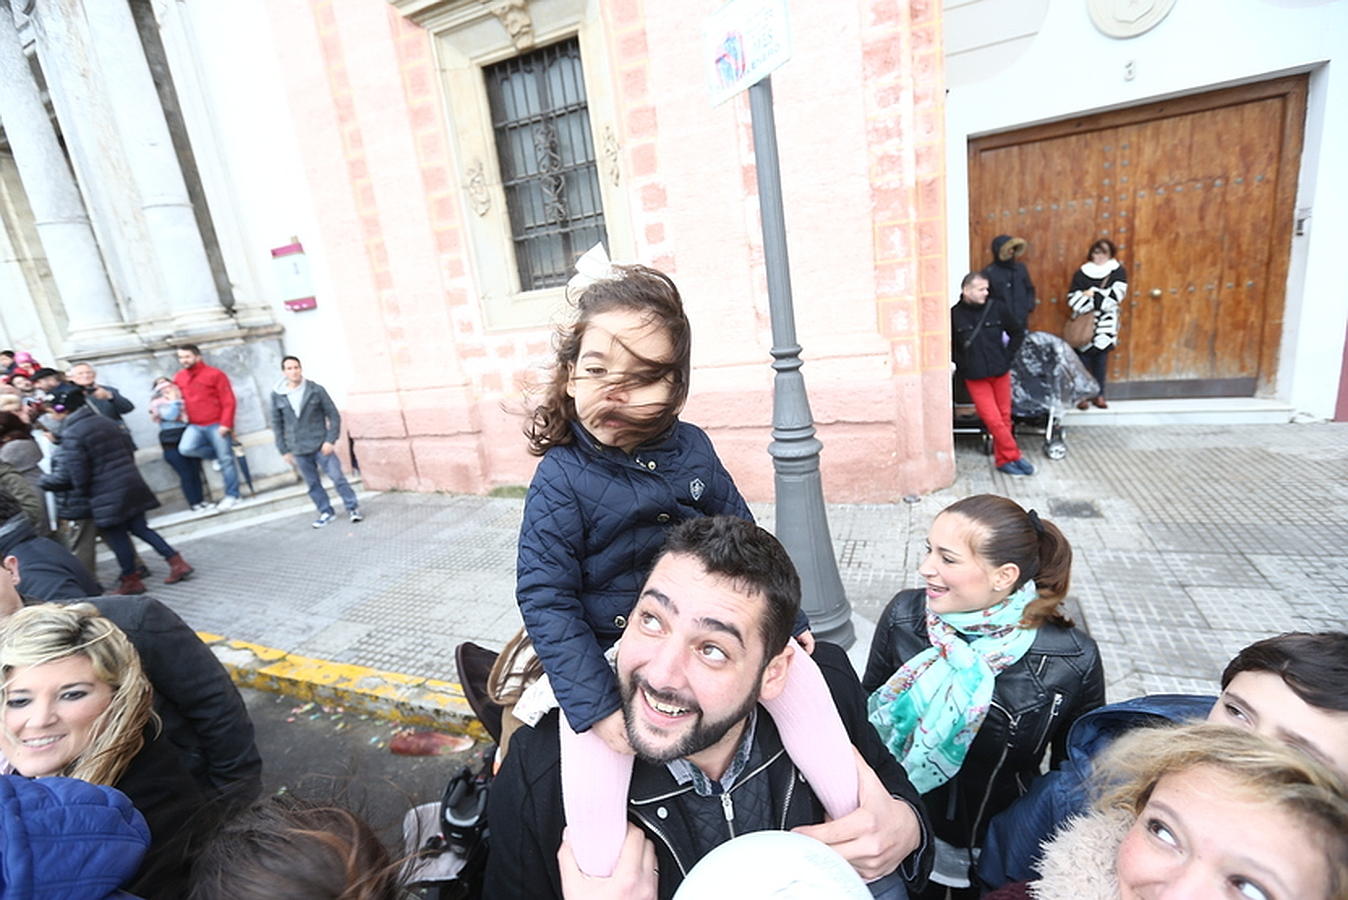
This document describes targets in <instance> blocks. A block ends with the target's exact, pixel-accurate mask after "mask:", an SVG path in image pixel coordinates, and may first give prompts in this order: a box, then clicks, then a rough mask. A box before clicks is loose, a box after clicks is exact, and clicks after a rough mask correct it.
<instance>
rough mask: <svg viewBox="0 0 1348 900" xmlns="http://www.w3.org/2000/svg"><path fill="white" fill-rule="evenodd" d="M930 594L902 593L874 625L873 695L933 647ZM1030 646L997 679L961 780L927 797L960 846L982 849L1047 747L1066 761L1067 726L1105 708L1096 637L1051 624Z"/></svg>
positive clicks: (939, 824) (945, 834) (869, 673)
mask: <svg viewBox="0 0 1348 900" xmlns="http://www.w3.org/2000/svg"><path fill="white" fill-rule="evenodd" d="M926 609H927V603H926V595H925V592H924V591H922V590H911V591H903V592H902V593H900V594H898V595H897V596H895V597H894V599H893V600H891V601H890V602H889V606H888V607H886V608H885V612H884V614H883V616H881V619H880V624H879V625H878V626H877V628H876V630H875V640H874V641H873V642H872V643H871V655H870V659H869V660H868V661H867V663H866V675H865V677H864V678H862V680H861V685H862V687H863V688H864V689H865V690H866V692H867V694H868V695H869V694H871V693H873V692H874V691H875V690H876V689H877V688H879V687H880V685H882V684H884V683H885V681H887V680H888V679H889V677H890V676H891V675H893V674H894V673H895V672H896V671H898V669H899V666H901V665H903V663H905V662H907V661H908V660H909V659H911V658H912V657H914V656H916V655H917V654H918V653H920V652H922V651H923V650H925V649H926V648H927V647H929V646H930V645H931V643H930V641H929V640H928V639H927V625H926ZM1038 631H1039V633H1038V635H1037V636H1036V637H1035V639H1034V643H1033V644H1032V645H1031V646H1030V649H1029V650H1028V651H1027V652H1026V653H1025V655H1024V656H1022V657H1021V658H1020V659H1019V660H1017V661H1016V663H1015V664H1014V665H1012V666H1010V667H1008V668H1007V669H1005V670H1004V671H1002V672H1001V673H1000V674H999V675H998V676H997V682H996V684H995V686H994V687H993V691H992V708H991V709H990V710H989V711H988V716H987V718H986V719H984V720H983V725H982V727H981V728H979V730H978V734H977V735H976V736H975V737H974V740H973V744H971V745H970V747H969V755H968V756H967V757H965V760H964V765H963V767H962V768H961V769H960V772H959V774H958V775H956V776H955V778H954V779H952V780H951V781H949V782H947V783H946V784H943V785H941V786H940V787H938V788H936V789H935V790H932V791H929V792H928V793H926V794H923V795H922V802H923V803H925V804H926V806H927V812H928V814H929V815H930V816H931V819H932V825H933V827H934V829H935V831H936V836H937V837H939V838H941V840H943V841H946V842H947V843H949V844H953V845H954V846H956V847H978V846H982V843H983V835H984V834H985V833H986V832H987V827H988V820H989V819H991V818H992V817H993V816H994V815H996V814H997V813H999V812H1001V811H1002V810H1004V809H1006V807H1008V806H1010V805H1011V804H1012V803H1013V802H1014V801H1015V800H1016V799H1017V798H1018V797H1020V795H1021V794H1024V793H1025V791H1026V790H1028V789H1029V786H1030V781H1031V780H1033V779H1034V778H1035V777H1037V776H1038V775H1039V773H1040V762H1041V760H1042V759H1043V757H1044V751H1045V749H1046V748H1048V747H1049V746H1050V745H1052V748H1053V764H1054V765H1056V764H1057V763H1058V762H1059V761H1060V760H1062V759H1063V758H1065V756H1066V752H1067V731H1068V729H1069V728H1070V727H1071V725H1072V723H1073V722H1075V721H1076V719H1077V717H1078V716H1080V715H1081V714H1083V713H1085V712H1088V711H1089V710H1092V709H1095V708H1096V707H1097V706H1102V705H1104V702H1105V676H1104V669H1103V668H1102V667H1101V665H1100V651H1099V650H1098V649H1097V648H1096V646H1095V641H1093V640H1091V639H1090V637H1089V636H1088V635H1087V634H1086V633H1085V632H1083V631H1081V630H1080V629H1079V628H1065V627H1063V626H1061V625H1055V624H1047V625H1043V626H1041V627H1040V628H1039V629H1038Z"/></svg>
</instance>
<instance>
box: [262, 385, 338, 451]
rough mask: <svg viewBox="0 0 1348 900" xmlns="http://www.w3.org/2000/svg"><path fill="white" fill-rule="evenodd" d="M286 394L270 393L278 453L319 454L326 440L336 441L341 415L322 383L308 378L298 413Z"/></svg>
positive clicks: (272, 424) (272, 420)
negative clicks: (297, 413) (296, 413)
mask: <svg viewBox="0 0 1348 900" xmlns="http://www.w3.org/2000/svg"><path fill="white" fill-rule="evenodd" d="M282 384H283V385H284V382H282ZM278 387H279V386H278ZM287 393H288V392H286V391H284V390H275V391H272V394H271V430H272V434H274V435H275V436H276V450H277V452H278V453H280V454H281V455H282V456H284V455H285V454H287V453H316V452H317V451H318V449H319V448H320V447H322V446H323V444H324V443H325V442H326V443H329V444H331V443H336V441H337V437H338V435H340V434H341V433H342V416H341V413H339V412H337V405H336V404H335V403H333V402H332V398H331V397H329V396H328V392H327V391H325V390H324V389H323V385H321V384H318V383H317V382H314V381H309V380H308V379H305V381H304V400H303V401H302V402H301V403H300V412H299V415H298V416H297V415H295V408H294V407H293V406H291V405H290V398H289V397H288V396H287Z"/></svg>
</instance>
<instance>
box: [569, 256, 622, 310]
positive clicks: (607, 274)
mask: <svg viewBox="0 0 1348 900" xmlns="http://www.w3.org/2000/svg"><path fill="white" fill-rule="evenodd" d="M617 276H618V272H617V271H616V270H615V269H614V268H613V263H611V262H609V258H608V253H607V252H606V251H605V250H604V245H603V243H602V242H601V243H598V244H595V245H594V246H593V247H591V248H590V249H589V250H586V251H585V253H584V255H582V256H581V258H580V259H578V260H576V274H575V275H572V276H571V280H570V281H568V282H567V283H566V299H568V300H570V301H571V302H572V303H575V302H576V301H577V300H579V299H580V295H581V294H582V293H584V291H585V289H586V288H587V287H589V286H590V285H592V284H595V283H597V282H600V281H606V280H607V279H609V278H616V277H617Z"/></svg>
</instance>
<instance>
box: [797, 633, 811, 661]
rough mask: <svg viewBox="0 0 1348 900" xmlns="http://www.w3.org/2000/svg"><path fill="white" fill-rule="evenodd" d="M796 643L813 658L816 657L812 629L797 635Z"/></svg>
mask: <svg viewBox="0 0 1348 900" xmlns="http://www.w3.org/2000/svg"><path fill="white" fill-rule="evenodd" d="M796 643H797V644H800V648H801V649H802V650H804V651H805V652H806V653H808V654H810V655H811V656H813V655H814V633H813V632H811V631H810V629H808V628H806V629H805V630H804V631H802V632H801V633H800V634H798V635H796Z"/></svg>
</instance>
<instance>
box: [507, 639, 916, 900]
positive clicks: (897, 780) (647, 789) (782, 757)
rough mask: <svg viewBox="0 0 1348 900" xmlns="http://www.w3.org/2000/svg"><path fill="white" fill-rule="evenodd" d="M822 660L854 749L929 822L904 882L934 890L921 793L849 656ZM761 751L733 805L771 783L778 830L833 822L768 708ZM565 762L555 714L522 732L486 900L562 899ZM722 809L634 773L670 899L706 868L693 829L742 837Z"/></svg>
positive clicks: (638, 818) (661, 778)
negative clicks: (888, 741) (883, 732)
mask: <svg viewBox="0 0 1348 900" xmlns="http://www.w3.org/2000/svg"><path fill="white" fill-rule="evenodd" d="M813 658H814V661H815V662H816V663H818V665H819V668H820V670H821V671H822V672H823V673H824V679H825V681H827V682H828V686H829V690H830V691H832V693H833V699H834V702H835V703H836V704H837V706H838V713H839V715H840V716H841V717H842V721H843V725H844V726H846V728H847V732H848V734H849V735H850V736H851V739H852V743H853V744H854V745H855V746H856V748H857V750H858V751H860V753H861V755H862V757H863V758H864V759H865V760H866V762H867V763H868V764H869V765H870V767H871V768H872V769H874V770H875V773H876V774H877V775H878V776H879V777H880V781H881V782H882V783H883V784H884V785H885V787H886V788H887V789H888V790H889V792H890V794H892V795H894V796H896V797H899V798H900V799H902V800H904V801H906V802H907V803H908V804H910V805H911V806H912V808H913V809H914V810H915V811H916V812H917V814H918V818H919V819H920V820H921V823H922V833H923V835H924V841H923V845H922V848H921V849H920V850H919V851H917V852H916V853H915V854H914V856H915V857H916V858H914V857H913V856H910V857H909V859H907V860H905V861H904V864H903V865H904V867H905V868H904V872H905V874H906V875H911V876H912V877H911V878H909V879H908V884H909V887H910V889H916V888H918V887H920V886H921V885H922V884H924V883H925V882H926V880H927V874H928V873H929V872H930V871H931V864H932V859H933V854H934V851H933V849H932V848H933V846H934V845H933V844H932V842H931V841H930V839H927V838H926V837H925V836H927V835H930V833H931V830H930V826H929V825H928V823H927V818H926V814H925V812H924V810H923V807H922V804H921V801H920V800H919V799H918V794H917V791H916V790H915V789H914V788H913V786H912V784H911V783H910V782H909V781H908V776H907V775H905V774H904V771H903V768H902V767H901V766H900V765H899V764H898V763H897V762H896V761H895V759H894V757H893V756H891V755H890V753H889V751H888V750H886V749H885V747H884V745H883V744H882V743H881V742H880V738H879V736H878V735H877V734H876V733H875V730H874V729H873V728H872V727H871V726H870V724H869V723H868V722H867V721H866V698H865V696H864V695H863V694H862V692H861V685H860V684H859V683H858V682H857V677H856V673H855V672H853V671H852V668H851V665H850V664H849V663H848V661H847V656H846V654H844V653H843V651H842V649H841V648H839V647H837V646H835V645H833V644H828V643H824V642H820V643H819V644H818V645H816V648H815V652H814V655H813ZM754 743H755V745H756V749H755V751H754V753H755V755H756V756H757V757H759V758H761V760H762V761H761V762H760V763H759V764H758V765H757V766H755V765H754V763H753V759H754V757H751V758H750V760H751V761H750V766H749V768H748V769H746V771H745V773H744V774H743V775H741V776H740V778H739V780H737V781H736V782H735V785H734V786H733V787H732V788H731V789H730V791H729V792H728V793H729V795H730V796H732V797H733V796H734V795H735V794H736V792H738V791H742V790H744V789H745V788H746V786H748V785H750V783H751V782H752V781H754V780H756V779H765V780H766V781H767V782H768V789H769V791H770V793H771V797H772V815H773V820H774V821H775V822H776V823H778V825H779V827H780V828H781V829H783V830H790V829H792V828H796V827H798V826H801V825H813V824H817V823H819V822H822V821H824V812H823V807H822V806H821V805H820V803H819V800H818V799H817V798H816V797H815V795H814V792H813V791H811V790H810V789H809V785H808V784H806V783H805V781H804V778H803V777H802V776H801V775H800V773H799V771H798V770H797V769H796V767H795V765H793V764H792V762H791V760H790V758H789V757H787V755H786V751H785V750H783V749H782V743H781V738H780V737H779V736H778V734H777V729H776V727H775V726H774V725H773V723H772V719H771V717H770V716H769V715H768V714H767V712H766V711H764V710H763V709H762V707H759V715H758V724H757V728H756V731H755V735H754ZM559 757H560V751H559V746H558V738H557V715H556V713H549V714H548V715H547V716H546V717H545V718H544V719H543V720H542V721H541V722H540V723H539V724H538V727H537V728H528V727H525V728H521V729H520V730H519V731H517V732H516V733H515V736H514V737H513V738H512V739H511V743H510V753H509V754H507V756H506V760H505V764H504V766H503V767H502V769H501V772H500V774H499V775H497V777H496V780H495V782H493V784H492V790H491V796H490V801H489V804H488V822H489V824H490V828H491V855H490V857H489V859H488V862H487V882H486V890H485V891H484V893H483V896H485V897H490V898H492V900H512V898H520V900H523V898H560V897H561V896H562V886H561V874H560V872H559V870H558V868H557V848H558V847H560V846H561V843H562V828H563V826H564V825H565V818H564V815H563V811H562V786H561V768H560V762H559ZM690 804H710V805H712V806H714V808H715V809H714V812H715V816H698V815H694V814H693V812H692V807H690ZM721 807H722V802H721V800H720V799H719V798H717V797H705V798H704V797H699V796H697V795H696V794H695V793H694V792H693V789H692V786H691V785H680V784H679V783H678V782H677V781H675V779H674V777H673V776H672V775H671V774H670V773H669V770H668V768H667V767H666V766H665V765H663V764H660V763H654V764H653V763H646V762H643V761H642V760H637V762H636V765H635V766H633V769H632V786H631V788H630V790H629V793H628V806H627V809H628V818H629V819H630V820H631V821H632V822H634V823H635V824H636V825H637V826H639V827H640V828H641V829H642V830H643V831H645V832H646V834H647V836H649V837H650V838H651V841H652V843H654V845H655V853H656V858H657V860H658V861H659V868H660V888H659V894H660V897H661V898H669V897H672V896H673V895H674V892H675V891H676V890H678V887H679V884H680V883H682V881H683V879H684V876H686V875H687V874H688V871H689V870H690V869H691V868H692V867H693V865H694V864H695V863H696V862H697V861H698V857H697V851H696V849H695V848H696V847H697V846H698V845H699V844H704V843H705V839H704V840H702V841H699V840H697V839H696V838H695V837H694V835H693V829H699V828H705V827H706V823H707V821H709V820H715V819H719V820H720V824H723V825H724V827H725V829H726V831H725V834H724V836H723V839H724V840H730V839H731V838H732V837H735V836H737V835H738V834H739V832H733V833H732V831H731V829H732V828H733V824H732V823H728V822H725V819H724V816H723V815H722V810H721ZM703 809H704V810H705V806H704V807H703Z"/></svg>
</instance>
